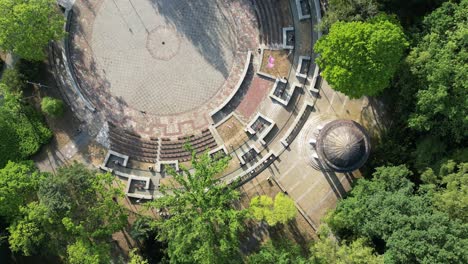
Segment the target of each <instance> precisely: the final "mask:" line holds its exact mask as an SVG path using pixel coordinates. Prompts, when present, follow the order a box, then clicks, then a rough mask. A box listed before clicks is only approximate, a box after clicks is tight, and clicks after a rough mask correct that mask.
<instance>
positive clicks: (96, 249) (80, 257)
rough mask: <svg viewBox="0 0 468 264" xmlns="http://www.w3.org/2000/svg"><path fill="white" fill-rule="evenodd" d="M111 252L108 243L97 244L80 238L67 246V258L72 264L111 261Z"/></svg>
mask: <svg viewBox="0 0 468 264" xmlns="http://www.w3.org/2000/svg"><path fill="white" fill-rule="evenodd" d="M109 252H110V247H109V245H108V244H104V243H100V244H95V243H90V242H89V241H86V240H83V239H79V240H77V241H76V242H75V243H73V244H71V245H69V246H68V247H67V260H68V263H70V264H100V263H111V255H110V253H109Z"/></svg>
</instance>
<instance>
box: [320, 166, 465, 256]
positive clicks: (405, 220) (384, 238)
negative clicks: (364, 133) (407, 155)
mask: <svg viewBox="0 0 468 264" xmlns="http://www.w3.org/2000/svg"><path fill="white" fill-rule="evenodd" d="M449 166H450V165H449ZM445 169H447V167H446V168H445ZM467 170H468V163H464V164H460V165H459V166H458V167H455V166H452V168H451V169H450V170H448V171H447V173H450V174H452V175H451V176H449V175H441V176H440V177H441V178H442V180H441V182H439V183H436V184H431V183H426V182H423V184H420V185H419V186H416V185H415V184H414V183H413V182H411V181H410V179H409V178H410V176H411V172H410V171H409V170H408V169H407V168H406V167H404V166H396V167H380V168H377V170H376V172H375V173H374V174H373V178H372V179H369V180H367V179H361V180H358V181H357V184H356V186H355V187H354V188H353V190H352V191H351V193H350V194H349V196H348V197H347V198H346V199H344V200H342V201H341V202H340V203H339V204H338V207H337V208H336V210H335V212H333V213H332V214H331V215H330V217H329V218H328V219H327V222H328V224H329V225H330V226H331V228H332V229H333V230H334V232H335V233H336V234H337V235H338V236H339V237H340V238H342V239H346V240H354V239H360V238H365V239H367V240H369V241H372V242H373V245H374V246H375V247H376V248H377V249H378V251H380V252H381V253H384V258H385V261H386V263H447V262H449V263H466V262H467V261H468V257H467V255H466V252H467V250H468V235H467V234H468V223H467V222H466V221H463V219H461V218H462V217H463V215H462V214H464V213H462V212H458V210H462V209H466V206H467V205H466V203H467V201H468V192H467V190H466V185H465V186H463V185H462V184H460V183H461V182H465V183H466V181H467V177H468V174H467V173H468V171H467ZM451 185H452V186H453V187H450V189H448V188H449V186H451ZM462 189H465V190H464V191H463V190H462ZM454 192H456V193H457V196H458V197H457V199H460V202H456V201H453V200H452V199H453V198H454V197H453V193H454Z"/></svg>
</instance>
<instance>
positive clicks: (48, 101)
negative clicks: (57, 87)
mask: <svg viewBox="0 0 468 264" xmlns="http://www.w3.org/2000/svg"><path fill="white" fill-rule="evenodd" d="M41 110H42V112H44V113H45V114H46V115H48V116H51V117H55V118H57V117H61V116H62V115H63V111H64V105H63V101H62V100H59V99H55V98H52V97H44V98H42V102H41Z"/></svg>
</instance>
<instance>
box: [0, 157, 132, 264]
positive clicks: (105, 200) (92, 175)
mask: <svg viewBox="0 0 468 264" xmlns="http://www.w3.org/2000/svg"><path fill="white" fill-rule="evenodd" d="M113 180H114V176H112V175H110V174H99V173H96V172H95V171H92V170H89V169H87V168H85V167H84V166H83V165H81V164H73V165H71V166H68V167H63V168H61V169H59V171H58V172H57V174H56V175H51V174H47V173H39V172H38V171H36V169H35V168H34V167H33V164H32V163H29V162H22V163H13V162H10V163H8V164H7V165H6V167H5V168H3V169H1V170H0V201H2V203H1V207H0V217H1V218H2V219H3V220H4V221H5V222H6V223H7V224H8V225H9V227H8V228H7V230H8V233H4V234H2V235H5V236H7V237H8V243H9V245H10V248H11V249H12V251H14V252H19V253H21V254H24V255H33V254H34V255H43V256H54V255H57V256H60V257H61V258H63V259H66V260H67V262H68V263H109V261H110V259H111V248H110V244H109V241H110V238H111V235H112V234H113V233H115V232H117V231H119V230H121V229H122V228H123V227H124V226H125V225H126V224H127V214H126V212H125V210H124V208H123V207H122V206H121V205H119V204H118V203H117V202H116V201H115V200H116V199H117V198H121V197H123V195H124V194H123V192H122V190H121V188H120V187H116V186H113V185H112V183H113Z"/></svg>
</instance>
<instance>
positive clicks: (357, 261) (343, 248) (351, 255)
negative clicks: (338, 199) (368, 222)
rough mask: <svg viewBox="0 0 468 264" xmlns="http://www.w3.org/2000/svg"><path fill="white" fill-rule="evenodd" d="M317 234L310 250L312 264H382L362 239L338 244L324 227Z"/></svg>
mask: <svg viewBox="0 0 468 264" xmlns="http://www.w3.org/2000/svg"><path fill="white" fill-rule="evenodd" d="M318 234H319V239H318V240H317V241H315V242H314V244H313V246H312V247H311V249H310V252H311V257H310V259H309V262H310V263H312V264H378V263H382V264H383V257H382V256H379V255H376V254H375V253H374V250H373V249H372V248H371V247H369V246H367V245H366V244H367V243H366V240H365V239H363V238H358V239H356V240H354V241H352V242H351V244H350V245H347V244H346V243H338V241H336V239H333V237H332V234H331V231H330V230H329V228H328V227H327V226H326V225H322V226H321V227H320V229H319V232H318Z"/></svg>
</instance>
